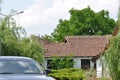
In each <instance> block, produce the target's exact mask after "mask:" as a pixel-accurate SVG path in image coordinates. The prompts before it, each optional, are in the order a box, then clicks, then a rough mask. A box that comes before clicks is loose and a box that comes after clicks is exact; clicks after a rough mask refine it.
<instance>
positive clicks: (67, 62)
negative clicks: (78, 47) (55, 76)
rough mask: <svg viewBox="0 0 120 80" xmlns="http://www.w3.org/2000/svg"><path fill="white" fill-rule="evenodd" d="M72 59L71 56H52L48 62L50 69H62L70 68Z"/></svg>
mask: <svg viewBox="0 0 120 80" xmlns="http://www.w3.org/2000/svg"><path fill="white" fill-rule="evenodd" d="M73 64H74V61H73V60H72V57H70V56H68V57H64V58H62V57H57V56H56V57H53V58H52V61H51V63H50V65H51V68H52V69H63V68H72V67H73Z"/></svg>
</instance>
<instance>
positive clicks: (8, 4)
mask: <svg viewBox="0 0 120 80" xmlns="http://www.w3.org/2000/svg"><path fill="white" fill-rule="evenodd" d="M118 3H119V0H3V3H2V5H1V6H2V12H3V13H5V14H7V13H8V12H9V10H10V9H15V10H17V11H24V13H22V14H19V17H18V16H16V20H17V21H18V22H19V24H20V25H22V26H23V27H24V28H25V29H26V31H27V34H28V35H31V34H35V35H44V34H48V35H50V34H51V33H52V32H53V30H54V29H55V28H56V26H57V24H58V21H59V19H69V10H70V9H71V8H75V9H83V8H86V7H88V6H90V7H91V9H92V10H94V11H96V12H98V11H100V10H102V9H104V10H108V11H109V12H110V17H111V18H114V19H115V20H117V13H118Z"/></svg>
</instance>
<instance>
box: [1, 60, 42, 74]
mask: <svg viewBox="0 0 120 80" xmlns="http://www.w3.org/2000/svg"><path fill="white" fill-rule="evenodd" d="M16 73H20V74H40V73H43V71H42V68H41V66H40V65H38V64H37V63H36V62H35V61H31V60H30V61H29V60H27V61H26V60H0V74H16Z"/></svg>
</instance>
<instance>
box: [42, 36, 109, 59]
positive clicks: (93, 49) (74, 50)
mask: <svg viewBox="0 0 120 80" xmlns="http://www.w3.org/2000/svg"><path fill="white" fill-rule="evenodd" d="M109 38H110V37H108V36H67V37H65V39H66V40H67V43H64V42H63V43H47V44H44V45H43V46H44V49H45V55H44V56H45V57H53V56H61V57H64V56H69V55H72V56H75V57H86V56H88V57H90V56H96V55H99V54H101V53H102V52H103V51H104V49H105V47H106V45H107V44H108V42H109Z"/></svg>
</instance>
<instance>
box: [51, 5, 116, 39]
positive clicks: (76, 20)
mask: <svg viewBox="0 0 120 80" xmlns="http://www.w3.org/2000/svg"><path fill="white" fill-rule="evenodd" d="M69 12H70V19H69V20H62V19H60V20H59V24H58V25H57V28H56V29H55V30H54V32H53V33H52V36H53V37H54V38H55V40H57V41H61V40H63V38H64V37H65V36H69V35H106V34H111V33H112V32H113V30H114V28H115V25H116V23H115V21H114V20H113V19H111V18H110V17H109V12H108V11H105V10H101V11H99V12H97V13H96V12H94V11H93V10H91V8H90V7H87V8H85V9H83V10H76V9H71V10H70V11H69Z"/></svg>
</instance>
